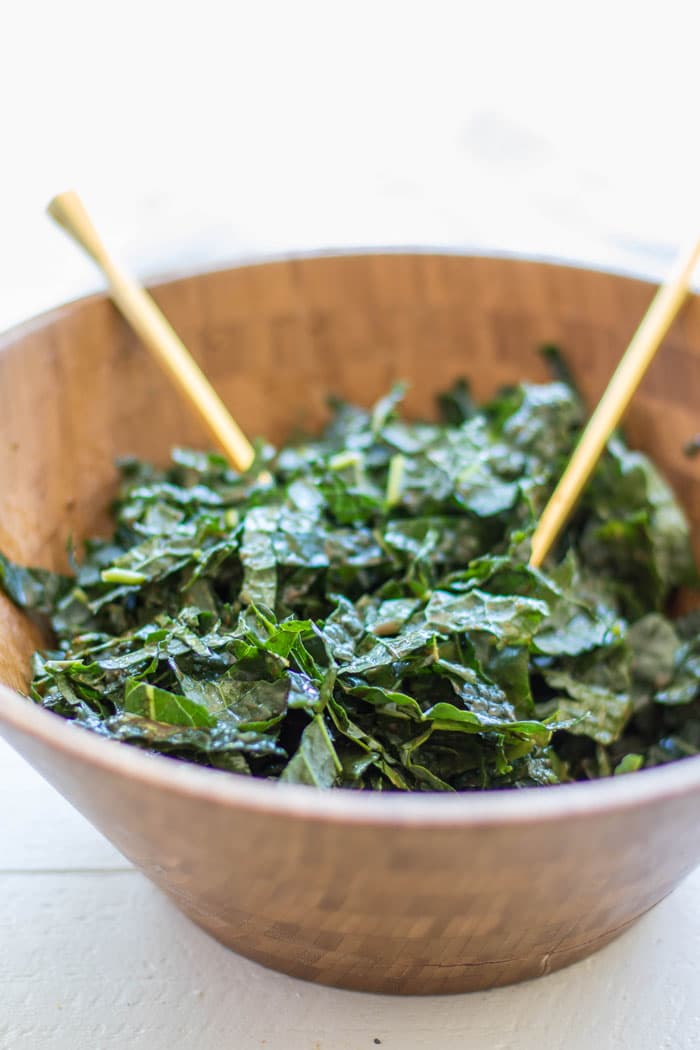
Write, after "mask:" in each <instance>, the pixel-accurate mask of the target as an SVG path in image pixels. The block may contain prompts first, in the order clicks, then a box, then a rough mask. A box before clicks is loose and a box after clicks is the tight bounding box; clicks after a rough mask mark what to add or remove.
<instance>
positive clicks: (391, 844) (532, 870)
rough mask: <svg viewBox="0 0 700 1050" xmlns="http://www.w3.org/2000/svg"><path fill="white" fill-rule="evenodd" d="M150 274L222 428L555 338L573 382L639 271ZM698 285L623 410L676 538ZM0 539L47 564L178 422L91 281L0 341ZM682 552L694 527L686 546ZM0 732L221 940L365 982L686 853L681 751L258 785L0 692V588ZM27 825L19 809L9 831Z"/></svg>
mask: <svg viewBox="0 0 700 1050" xmlns="http://www.w3.org/2000/svg"><path fill="white" fill-rule="evenodd" d="M155 295H156V298H157V299H158V300H159V302H160V303H161V304H162V306H163V308H164V310H165V313H166V314H167V315H168V316H169V317H170V318H171V320H172V321H173V323H174V325H175V327H176V329H178V330H179V332H180V333H181V334H182V336H183V337H184V340H185V342H186V343H187V345H188V346H189V347H190V348H191V349H192V351H193V352H194V354H195V355H196V357H198V358H199V359H200V360H201V362H202V363H203V365H204V367H205V369H206V371H207V372H208V373H209V374H210V376H211V377H212V379H213V381H214V383H215V385H216V386H217V387H218V389H219V391H220V392H221V394H222V395H223V397H224V399H225V400H226V401H227V402H228V403H229V404H230V405H231V407H232V409H233V411H234V413H235V415H236V417H237V418H238V419H239V421H240V422H241V424H242V426H243V427H244V429H245V430H246V431H247V432H248V433H250V434H259V433H263V434H265V435H266V436H268V437H269V438H270V439H272V440H277V441H278V440H280V439H282V438H284V436H285V435H286V434H287V433H288V432H289V431H290V429H292V428H293V427H294V425H295V424H297V423H298V422H300V421H301V420H304V421H305V422H307V423H309V422H310V423H313V424H316V423H318V422H319V421H320V420H321V418H322V417H323V415H324V397H325V395H326V393H327V392H329V391H335V392H339V393H342V394H344V395H346V396H348V397H350V398H355V399H357V400H359V401H360V402H362V403H368V402H370V401H371V400H372V399H373V398H374V397H375V396H376V395H378V394H380V393H381V392H383V391H385V390H386V388H387V386H388V384H389V383H390V382H391V381H392V380H393V379H395V378H398V377H405V378H407V379H409V380H410V381H411V382H412V388H411V392H410V394H409V398H408V407H409V409H410V410H411V411H412V412H422V413H427V412H430V411H431V409H432V401H433V395H434V393H435V392H436V391H437V390H439V389H440V388H442V387H444V386H446V385H447V384H448V383H449V382H450V381H451V380H452V379H454V378H455V377H456V376H457V375H459V374H464V373H466V374H467V375H469V376H470V377H471V379H472V380H473V383H474V386H475V388H476V392H477V394H479V395H485V394H488V393H490V392H492V391H493V390H494V389H495V388H496V387H498V386H499V385H500V384H502V383H503V382H508V381H513V380H517V379H521V378H524V377H526V378H529V379H544V378H545V370H544V366H543V364H542V362H541V361H540V359H539V357H538V356H537V355H536V353H535V347H536V346H537V345H538V344H540V343H542V342H544V341H556V342H559V343H561V344H562V345H563V346H564V347H565V349H566V352H567V355H568V357H569V359H570V361H571V363H572V366H573V369H574V372H575V374H576V376H577V378H578V379H579V380H580V383H581V387H582V389H583V391H584V393H585V395H586V396H587V397H588V398H589V399H593V398H594V397H596V396H597V395H598V394H599V392H600V391H601V389H602V387H603V386H604V384H605V382H606V380H607V378H608V376H609V375H610V372H611V371H612V367H613V364H614V362H615V360H616V359H617V357H618V355H619V354H620V352H621V351H622V349H623V347H624V346H625V345H626V343H627V341H628V339H629V337H630V335H631V333H632V331H633V330H634V328H635V326H636V323H637V322H638V320H639V318H640V317H641V315H642V313H643V312H644V309H645V307H646V305H647V302H648V300H649V298H650V295H651V288H650V286H649V285H647V284H644V283H642V282H639V281H635V280H629V279H627V278H622V277H616V276H611V275H608V274H605V273H594V272H587V271H583V270H575V269H569V268H565V267H560V266H551V265H546V264H541V263H534V262H523V261H516V260H509V259H496V258H488V259H483V258H467V257H461V256H456V255H437V254H412V255H399V254H381V255H355V256H352V255H345V256H323V257H315V258H298V259H292V260H289V261H284V262H275V263H265V264H262V265H252V266H241V267H239V268H235V269H230V270H223V271H216V272H213V273H204V274H199V275H196V276H192V277H187V278H185V279H181V280H175V281H171V282H169V283H167V284H162V285H159V286H158V287H157V288H156V290H155ZM699 407H700V301H699V300H698V299H697V298H696V299H694V300H693V301H692V302H691V303H690V304H689V305H688V306H687V307H686V309H685V310H684V312H683V314H682V317H681V318H680V320H679V321H678V322H677V323H676V325H675V326H674V328H673V330H672V332H671V334H670V336H669V338H668V340H667V342H666V345H665V347H664V349H663V351H662V352H661V353H660V355H659V357H658V359H657V362H656V364H655V365H654V366H653V367H652V369H651V371H650V373H649V376H648V378H647V380H646V381H645V383H644V387H643V389H642V390H641V391H640V393H639V395H638V396H637V398H636V400H635V402H634V405H633V408H632V409H631V411H630V415H629V434H630V436H631V439H632V441H633V443H636V444H637V445H639V446H640V447H642V448H645V449H647V450H648V451H649V452H651V453H652V454H653V456H654V458H655V460H656V461H657V463H658V464H659V465H660V466H661V468H662V469H663V471H664V472H665V474H666V476H667V477H668V478H669V480H670V481H671V483H672V484H673V485H674V487H675V489H676V491H677V493H678V495H679V496H680V498H681V499H682V501H683V503H684V505H685V507H686V509H687V511H688V513H689V515H690V517H691V519H692V520H693V523H694V525H695V527H696V537H697V536H700V462H698V461H695V462H691V461H689V460H686V459H684V458H683V456H682V454H681V446H682V444H683V443H684V441H686V440H687V439H688V438H689V437H690V436H691V435H692V434H693V433H694V432H695V431H696V430H697V429H698V409H699ZM0 439H1V440H0V477H1V478H2V485H1V486H0V549H1V550H4V551H5V552H6V553H7V554H8V555H10V556H11V557H13V558H15V559H18V560H20V561H23V562H26V563H31V564H40V565H45V566H48V567H50V568H58V567H61V566H63V565H64V562H65V554H64V551H65V543H66V539H67V537H68V536H73V537H74V538H76V539H80V538H82V537H83V536H85V535H87V534H90V533H93V532H95V531H96V530H98V531H99V530H100V529H103V528H104V527H105V526H106V522H107V519H106V516H105V507H106V506H107V504H108V502H109V499H110V496H111V494H112V491H113V486H114V482H115V471H114V467H113V461H114V459H115V457H116V456H118V455H120V454H124V453H133V454H136V455H138V456H147V457H153V458H155V459H156V460H159V461H162V460H164V459H165V458H166V456H167V454H168V450H169V449H170V447H171V446H172V445H173V444H175V443H191V444H193V445H202V444H205V443H206V442H205V440H204V437H203V434H202V432H201V431H200V430H199V428H198V425H197V424H196V422H195V420H194V419H193V418H192V416H191V415H190V413H189V412H188V410H187V409H186V408H185V407H184V406H183V405H182V404H181V402H180V401H179V400H178V398H177V396H176V395H175V394H174V393H173V390H172V389H171V387H170V386H169V385H168V383H167V381H166V380H165V379H164V378H162V376H161V375H160V374H159V372H158V371H157V370H156V368H155V366H154V365H152V364H151V363H150V361H149V359H148V357H147V356H146V354H145V352H144V351H143V350H142V349H141V347H140V346H138V345H137V343H136V340H135V338H134V337H133V335H132V334H131V332H130V331H129V329H128V328H127V327H126V326H125V324H124V323H123V322H122V321H121V320H120V318H119V317H118V316H117V314H116V313H115V311H114V309H113V308H112V306H111V305H110V304H109V303H108V302H107V301H106V300H105V299H104V297H102V296H95V297H92V298H90V299H86V300H83V301H80V302H76V303H72V304H70V305H68V306H65V307H62V308H61V309H59V310H56V311H55V312H53V313H51V314H48V315H47V316H44V317H42V318H39V319H38V320H36V321H32V322H30V323H29V324H27V325H25V326H24V327H22V328H19V329H17V330H15V331H14V332H11V333H10V334H9V335H8V336H6V337H5V339H4V341H3V342H2V343H1V344H0ZM698 553H700V551H698ZM0 637H1V638H2V645H1V647H0V681H2V682H4V683H5V684H4V686H0V731H1V732H2V733H3V735H4V736H5V737H6V738H7V739H8V740H9V741H10V742H11V743H12V744H13V745H14V746H15V747H16V748H17V750H18V751H20V752H21V753H22V754H23V755H24V756H25V757H26V758H27V759H28V760H29V761H30V762H31V763H32V764H33V765H34V766H35V768H36V769H37V770H39V772H40V773H41V774H42V775H43V776H45V777H46V778H47V780H49V781H50V783H52V784H53V785H54V786H55V787H56V788H57V789H58V790H59V791H60V792H61V793H62V794H63V795H65V797H66V798H68V799H69V800H70V801H71V802H72V803H74V805H75V806H77V808H78V809H79V810H80V811H81V812H82V813H84V814H85V816H87V817H88V819H89V820H91V821H92V822H93V823H94V824H95V826H96V827H98V828H99V829H100V830H101V831H102V832H103V833H104V834H105V835H106V836H107V837H108V838H109V839H110V840H111V841H112V842H113V843H114V844H115V845H116V846H117V848H118V849H120V850H121V851H122V852H123V853H124V854H125V856H127V857H128V858H129V859H130V860H132V861H133V862H134V864H136V865H137V866H138V867H139V868H141V870H142V871H143V872H144V873H145V874H146V875H147V876H148V877H149V878H150V879H152V880H153V881H154V882H155V883H157V885H159V886H160V887H162V889H163V890H164V891H165V892H166V893H167V894H168V895H169V896H170V897H171V898H172V899H173V900H174V901H175V903H176V904H177V905H178V907H180V908H181V909H182V910H183V911H184V912H185V913H186V914H187V915H189V916H190V917H191V918H192V919H193V920H194V921H195V922H196V923H198V924H199V925H200V926H202V927H204V929H206V930H208V931H209V932H210V933H212V934H213V935H214V936H215V937H217V938H218V939H219V940H221V941H222V942H223V943H224V944H227V945H229V946H230V947H232V948H234V949H235V950H236V951H238V952H241V953H242V954H243V955H246V956H249V957H250V958H252V959H256V960H258V961H259V962H261V963H264V964H265V965H267V966H272V967H275V968H277V969H280V970H284V971H285V972H287V973H290V974H294V975H296V976H299V977H305V978H308V979H310V980H313V981H319V982H323V983H328V984H334V985H339V986H342V987H346V988H357V989H366V990H371V991H376V992H404V993H435V992H461V991H465V990H468V989H477V988H487V987H490V986H492V985H498V984H506V983H508V982H512V981H519V980H523V979H524V978H529V977H535V976H537V975H539V974H546V973H549V972H550V971H552V970H556V969H558V968H559V967H561V966H565V965H567V964H568V963H571V962H573V961H574V960H576V959H580V958H582V957H583V956H585V955H588V954H589V953H590V952H593V951H595V950H596V949H597V948H600V947H601V946H602V945H604V944H605V943H606V942H607V941H609V940H610V939H611V938H613V937H615V936H617V935H618V934H619V933H620V932H621V931H623V930H624V929H625V928H626V927H627V926H628V925H629V924H630V923H632V922H634V920H635V919H636V918H637V917H638V916H640V915H641V914H643V913H644V912H645V911H646V910H647V909H648V908H651V907H652V906H653V905H654V904H656V903H657V901H659V900H661V898H662V897H664V896H665V894H667V893H668V892H669V891H670V890H671V889H672V888H673V887H674V886H675V885H676V884H677V883H678V882H679V880H680V879H682V878H683V877H684V876H685V875H686V874H688V872H689V871H690V870H691V869H692V868H693V867H694V866H695V865H696V864H697V863H698V861H699V860H700V821H699V820H698V812H699V811H700V759H695V758H694V759H688V760H686V761H684V762H681V763H677V764H675V765H672V766H667V767H665V768H663V769H658V770H651V771H649V772H641V773H637V774H634V775H632V776H626V777H620V778H616V779H614V780H607V781H601V782H597V783H593V784H576V785H572V786H567V787H558V788H533V789H527V790H521V791H511V792H485V793H481V794H464V795H454V796H451V797H445V796H444V795H421V796H402V795H399V794H392V795H379V794H377V795H372V794H370V793H353V792H349V791H336V792H328V793H323V792H319V791H316V790H314V789H310V788H305V787H295V786H288V785H283V786H280V785H277V784H273V783H267V782H263V781H259V780H253V779H248V778H245V777H238V776H236V775H233V774H229V773H222V772H215V771H209V770H205V769H200V768H196V767H194V766H188V765H186V764H184V763H180V762H175V761H173V760H170V759H167V758H161V757H152V756H149V755H146V754H144V753H142V752H139V751H138V750H137V749H135V748H132V747H129V746H128V745H122V744H117V743H113V742H110V741H106V740H102V739H100V738H99V737H97V736H94V735H92V734H90V733H89V732H87V731H85V730H83V729H80V728H77V727H75V726H73V725H71V724H70V723H68V722H65V721H63V720H62V719H61V718H59V717H57V716H55V715H53V714H51V713H49V712H47V711H44V710H43V709H41V708H39V707H37V706H35V705H34V704H32V703H29V702H28V701H27V700H25V699H24V698H22V697H20V696H18V695H17V693H16V692H14V690H22V689H23V688H24V687H25V686H26V682H27V661H28V659H29V655H30V653H31V651H32V650H33V649H34V648H35V647H36V646H38V645H39V644H40V643H41V639H40V637H39V635H38V633H37V631H36V629H35V628H34V627H33V626H32V625H31V624H30V623H29V621H28V620H27V619H25V617H24V616H23V615H22V614H21V613H19V612H18V611H17V610H16V609H15V608H14V607H13V606H12V605H11V604H10V603H9V602H8V601H6V600H5V599H4V598H1V597H0ZM28 833H29V834H31V831H28Z"/></svg>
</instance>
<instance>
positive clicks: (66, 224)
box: [48, 190, 255, 471]
mask: <svg viewBox="0 0 700 1050" xmlns="http://www.w3.org/2000/svg"><path fill="white" fill-rule="evenodd" d="M48 212H49V214H50V215H51V217H52V218H53V219H55V220H56V222H57V223H58V224H59V225H60V226H62V227H63V229H64V230H65V231H66V232H67V233H68V234H70V236H71V237H72V238H73V240H75V241H76V242H77V243H78V244H79V245H80V247H81V248H83V249H84V251H86V252H87V254H88V255H89V256H90V257H91V258H92V259H93V260H94V261H95V262H96V263H97V265H98V266H99V268H100V269H101V270H102V272H103V273H104V275H105V277H106V278H107V280H108V281H109V286H110V294H111V297H112V299H113V300H114V303H115V304H116V306H117V307H118V308H119V310H120V311H121V312H122V314H123V315H124V317H125V318H126V320H127V321H128V322H129V324H130V325H131V326H132V328H133V329H134V330H135V331H136V333H137V334H138V335H139V337H140V338H141V340H142V341H143V342H144V344H145V345H146V347H147V348H148V349H149V350H150V352H151V353H152V354H153V356H154V357H155V358H156V360H157V361H158V363H159V364H160V365H161V367H162V368H163V369H164V371H165V372H166V373H167V374H168V375H169V376H170V378H171V380H172V381H173V383H174V384H175V385H176V386H177V388H178V389H179V390H180V392H181V393H182V394H183V395H184V397H185V398H187V399H188V400H189V401H190V403H191V404H192V405H193V407H194V408H195V410H196V411H197V412H198V414H199V416H200V418H201V420H202V422H203V423H204V425H205V426H206V428H207V430H208V431H209V433H210V434H211V436H212V437H213V438H214V440H215V441H216V443H217V444H218V445H219V446H220V447H221V448H222V449H223V451H224V452H225V454H226V456H227V458H228V459H229V461H230V463H231V464H232V466H234V467H235V468H236V470H239V471H245V470H248V468H249V467H250V466H251V464H252V463H253V460H254V458H255V453H254V450H253V446H252V445H251V444H250V442H249V441H248V439H247V438H246V436H245V434H244V433H243V431H242V430H241V428H240V427H239V426H238V424H237V423H236V421H235V420H234V419H233V418H232V417H231V415H230V413H229V411H228V409H227V408H226V406H225V405H224V403H223V402H222V400H221V398H220V397H219V395H218V394H217V393H216V391H215V390H214V388H213V387H212V385H211V383H210V382H209V380H208V379H207V378H206V376H205V375H204V373H203V372H202V370H201V368H200V367H199V365H198V364H197V363H196V362H195V360H194V358H193V357H192V356H191V354H190V353H189V351H188V350H187V348H186V347H185V345H184V343H183V342H182V340H181V339H180V338H179V336H178V335H177V333H176V332H175V330H174V329H173V328H172V326H171V325H170V324H169V322H168V321H167V320H166V318H165V317H164V316H163V314H162V313H161V311H160V310H159V309H158V307H157V306H156V304H155V302H154V300H153V299H152V298H151V296H150V295H149V294H148V292H146V291H145V289H144V288H142V287H141V285H139V284H138V283H137V282H136V281H135V280H134V279H133V277H131V276H130V275H129V274H128V273H127V272H126V271H125V270H123V269H122V267H121V266H119V265H118V264H117V263H116V262H115V261H114V260H113V259H112V257H111V256H110V254H109V252H108V251H107V249H106V248H105V246H104V244H103V243H102V240H101V238H100V236H99V234H98V233H97V230H96V229H95V227H94V225H93V223H92V221H91V219H90V216H89V215H88V213H87V211H86V209H85V206H84V205H83V202H82V201H81V199H80V197H79V196H78V194H77V193H75V192H73V191H72V190H71V191H68V192H66V193H61V194H59V195H58V196H57V197H54V199H53V200H52V201H51V202H50V204H49V206H48Z"/></svg>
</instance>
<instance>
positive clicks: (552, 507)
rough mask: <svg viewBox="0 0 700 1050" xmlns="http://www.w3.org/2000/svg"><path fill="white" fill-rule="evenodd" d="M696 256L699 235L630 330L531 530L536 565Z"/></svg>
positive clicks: (666, 323) (667, 321) (661, 331)
mask: <svg viewBox="0 0 700 1050" xmlns="http://www.w3.org/2000/svg"><path fill="white" fill-rule="evenodd" d="M698 259H700V239H698V241H697V242H696V243H695V245H694V247H693V248H692V249H691V251H690V252H688V254H687V255H686V254H683V255H682V256H681V257H680V258H679V260H678V262H677V264H676V267H675V269H674V270H673V272H672V274H671V276H670V277H669V279H668V281H667V282H666V283H665V284H664V285H662V286H661V288H659V290H658V291H657V293H656V295H655V296H654V298H653V299H652V301H651V303H650V304H649V308H648V310H647V312H646V313H645V314H644V317H643V318H642V320H641V322H640V324H639V327H638V328H637V331H636V332H635V333H634V335H633V336H632V341H631V342H630V344H629V346H628V347H627V350H626V351H625V353H624V354H623V356H622V358H621V360H620V363H619V364H618V366H617V368H616V369H615V371H614V372H613V375H612V378H611V380H610V382H609V383H608V385H607V387H606V389H605V392H604V394H603V396H602V397H601V399H600V401H599V402H598V405H597V407H596V409H595V411H594V412H593V415H592V416H591V418H590V419H589V421H588V424H587V425H586V428H585V430H584V431H583V434H582V435H581V438H580V440H579V443H578V445H577V446H576V448H575V450H574V453H573V455H572V457H571V459H570V460H569V462H568V464H567V467H566V470H565V471H564V473H563V474H562V476H561V478H560V479H559V483H558V485H557V487H556V488H555V490H554V492H553V493H552V495H551V497H550V499H549V503H548V504H547V506H546V507H545V509H544V511H543V513H542V517H541V518H540V520H539V522H538V524H537V528H536V529H535V532H534V533H533V536H532V553H531V555H530V565H532V566H533V567H534V568H538V567H539V566H540V565H541V564H542V562H543V561H544V559H545V558H546V557H547V555H548V554H549V552H550V550H551V549H552V546H553V544H554V543H555V541H556V539H557V536H558V535H559V533H560V532H561V530H562V528H563V526H564V525H565V524H566V522H567V520H568V518H569V515H570V514H571V512H572V510H573V508H574V506H575V505H576V502H577V500H578V498H579V496H580V495H581V492H582V490H583V488H584V487H585V485H586V483H587V481H588V479H589V478H590V476H591V474H592V472H593V470H594V469H595V466H596V463H597V462H598V460H599V459H600V456H601V455H602V452H603V449H604V448H605V446H606V444H607V442H608V440H609V438H610V435H611V434H612V432H613V430H614V429H615V427H616V426H617V425H618V423H619V422H620V420H621V419H622V416H623V415H624V413H625V411H626V409H627V406H628V405H629V403H630V401H631V399H632V397H633V395H634V392H635V390H636V389H637V387H638V386H639V384H640V382H641V380H642V377H643V376H644V373H645V372H646V370H647V368H648V367H649V365H650V364H651V361H652V359H653V357H654V354H655V353H656V351H657V350H658V348H659V346H660V344H661V342H662V341H663V339H664V336H665V335H666V333H667V332H668V330H669V328H670V327H671V323H672V321H673V319H674V317H675V316H676V314H677V313H678V311H679V310H680V308H681V306H682V305H683V302H684V300H685V297H686V295H687V293H688V291H689V285H690V281H691V278H692V276H693V271H694V269H695V267H696V265H697V262H698Z"/></svg>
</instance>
